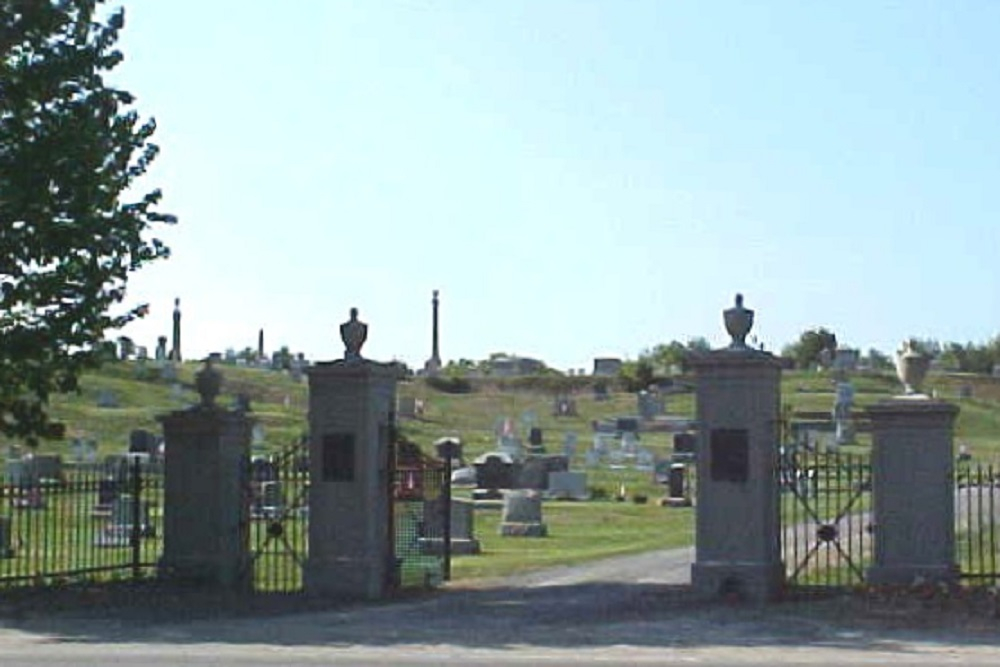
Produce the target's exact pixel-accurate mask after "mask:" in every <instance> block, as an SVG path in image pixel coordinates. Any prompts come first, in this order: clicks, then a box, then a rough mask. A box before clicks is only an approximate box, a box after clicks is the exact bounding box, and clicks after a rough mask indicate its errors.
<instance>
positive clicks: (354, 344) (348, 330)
mask: <svg viewBox="0 0 1000 667" xmlns="http://www.w3.org/2000/svg"><path fill="white" fill-rule="evenodd" d="M340 339H341V340H342V341H344V360H345V361H361V347H362V346H363V345H364V344H365V340H367V339H368V325H367V324H365V323H364V322H362V321H361V320H359V319H358V309H357V308H351V319H349V320H348V321H346V322H344V323H343V324H341V325H340Z"/></svg>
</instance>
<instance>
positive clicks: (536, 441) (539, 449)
mask: <svg viewBox="0 0 1000 667" xmlns="http://www.w3.org/2000/svg"><path fill="white" fill-rule="evenodd" d="M528 444H530V445H531V447H529V448H528V451H529V452H530V453H531V454H544V453H545V444H544V438H543V435H542V429H540V428H538V427H537V426H532V427H531V430H530V431H528Z"/></svg>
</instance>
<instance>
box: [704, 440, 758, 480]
mask: <svg viewBox="0 0 1000 667" xmlns="http://www.w3.org/2000/svg"><path fill="white" fill-rule="evenodd" d="M708 446H709V456H710V457H711V458H710V469H709V470H710V476H711V479H712V481H713V482H745V481H747V478H748V477H749V469H750V434H749V431H747V430H746V429H742V428H716V429H712V432H711V433H710V434H709V443H708Z"/></svg>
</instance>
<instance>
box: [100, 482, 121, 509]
mask: <svg viewBox="0 0 1000 667" xmlns="http://www.w3.org/2000/svg"><path fill="white" fill-rule="evenodd" d="M121 486H122V485H121V482H119V481H118V480H117V479H116V478H114V477H106V478H104V479H102V480H99V481H98V482H97V504H96V505H95V506H94V512H93V513H94V516H110V515H111V507H112V505H113V504H114V502H115V500H117V499H118V496H119V494H120V493H121Z"/></svg>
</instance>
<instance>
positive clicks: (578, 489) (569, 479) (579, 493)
mask: <svg viewBox="0 0 1000 667" xmlns="http://www.w3.org/2000/svg"><path fill="white" fill-rule="evenodd" d="M546 494H547V495H548V497H550V498H557V499H562V500H586V499H587V498H588V497H589V494H588V493H587V473H585V472H576V471H569V470H564V471H556V472H550V473H549V488H548V490H547V491H546Z"/></svg>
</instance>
